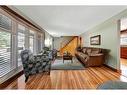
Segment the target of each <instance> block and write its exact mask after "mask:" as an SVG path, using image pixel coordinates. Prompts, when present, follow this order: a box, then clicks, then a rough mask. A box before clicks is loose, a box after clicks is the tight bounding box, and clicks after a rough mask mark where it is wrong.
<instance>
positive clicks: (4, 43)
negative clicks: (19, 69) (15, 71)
mask: <svg viewBox="0 0 127 95" xmlns="http://www.w3.org/2000/svg"><path fill="white" fill-rule="evenodd" d="M10 58H11V33H9V32H4V31H0V77H2V76H4V75H5V74H7V73H8V72H10V70H11V61H10Z"/></svg>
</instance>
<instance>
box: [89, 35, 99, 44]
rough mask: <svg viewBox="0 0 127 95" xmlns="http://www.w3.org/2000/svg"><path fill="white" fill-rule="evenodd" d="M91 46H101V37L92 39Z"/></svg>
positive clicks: (97, 36)
mask: <svg viewBox="0 0 127 95" xmlns="http://www.w3.org/2000/svg"><path fill="white" fill-rule="evenodd" d="M90 44H91V45H100V44H101V35H96V36H92V37H90Z"/></svg>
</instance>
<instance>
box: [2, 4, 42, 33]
mask: <svg viewBox="0 0 127 95" xmlns="http://www.w3.org/2000/svg"><path fill="white" fill-rule="evenodd" d="M0 8H1V9H2V10H4V11H5V12H7V13H8V14H9V15H11V16H12V17H14V18H15V19H16V20H19V21H20V22H22V23H24V22H25V23H27V25H28V26H29V27H30V26H32V27H33V28H35V29H36V30H38V31H43V30H44V29H41V28H39V27H37V26H36V25H35V24H33V23H32V22H31V21H29V20H27V19H26V18H24V17H23V16H21V15H20V14H19V13H17V12H15V11H14V10H12V9H11V8H9V7H7V6H5V5H1V6H0Z"/></svg>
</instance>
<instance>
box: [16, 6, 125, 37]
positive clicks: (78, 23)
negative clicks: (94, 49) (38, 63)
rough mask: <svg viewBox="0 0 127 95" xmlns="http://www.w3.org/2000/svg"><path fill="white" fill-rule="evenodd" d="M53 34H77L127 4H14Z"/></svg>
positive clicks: (114, 13) (119, 10)
mask: <svg viewBox="0 0 127 95" xmlns="http://www.w3.org/2000/svg"><path fill="white" fill-rule="evenodd" d="M14 7H15V8H17V9H18V10H19V11H21V12H22V13H23V14H24V15H26V16H27V17H29V18H30V19H32V20H33V21H34V22H35V23H37V24H38V25H39V26H41V27H42V28H43V29H45V30H46V31H47V32H48V33H50V34H51V35H53V36H74V35H75V36H77V35H80V34H81V33H83V32H85V31H87V30H88V29H90V28H93V27H94V26H96V25H98V24H100V23H102V22H103V21H105V20H107V19H109V18H110V17H112V16H114V15H116V14H118V13H119V12H121V11H123V10H124V9H126V8H127V6H14Z"/></svg>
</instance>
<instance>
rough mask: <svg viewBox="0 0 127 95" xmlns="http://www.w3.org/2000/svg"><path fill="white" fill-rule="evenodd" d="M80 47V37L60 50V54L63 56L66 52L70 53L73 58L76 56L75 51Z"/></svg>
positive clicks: (76, 37) (74, 38)
mask: <svg viewBox="0 0 127 95" xmlns="http://www.w3.org/2000/svg"><path fill="white" fill-rule="evenodd" d="M78 45H79V37H78V36H74V37H73V38H72V39H71V40H70V41H69V42H68V43H67V44H65V45H64V46H63V47H61V48H60V54H61V56H62V55H63V53H64V52H69V53H71V54H72V56H75V49H76V47H77V46H78Z"/></svg>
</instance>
